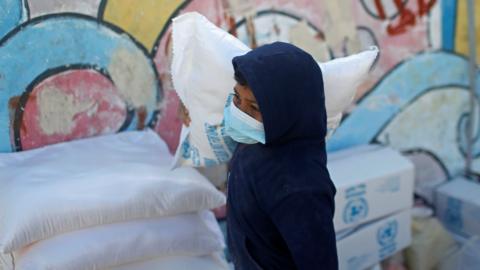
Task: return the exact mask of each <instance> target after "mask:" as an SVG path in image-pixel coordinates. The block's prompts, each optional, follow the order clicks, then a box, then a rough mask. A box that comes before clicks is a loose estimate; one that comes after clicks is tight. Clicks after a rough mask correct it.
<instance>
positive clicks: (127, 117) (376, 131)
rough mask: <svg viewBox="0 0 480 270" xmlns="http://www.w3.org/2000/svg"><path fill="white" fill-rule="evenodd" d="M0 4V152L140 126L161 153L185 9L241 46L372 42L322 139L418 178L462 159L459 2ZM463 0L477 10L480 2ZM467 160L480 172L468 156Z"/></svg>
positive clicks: (463, 42)
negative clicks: (372, 50)
mask: <svg viewBox="0 0 480 270" xmlns="http://www.w3.org/2000/svg"><path fill="white" fill-rule="evenodd" d="M0 6H1V7H2V9H0V152H10V151H21V150H26V149H32V148H36V147H40V146H43V145H47V144H52V143H57V142H61V141H68V140H73V139H78V138H83V137H89V136H96V135H101V134H107V133H114V132H119V131H124V130H132V129H142V128H144V127H147V126H149V127H151V128H153V129H154V130H156V131H157V132H158V133H159V135H160V136H162V137H163V138H164V139H165V141H166V142H167V143H168V145H169V147H170V149H171V150H172V151H173V150H174V149H175V147H176V145H177V143H178V133H179V130H180V121H179V119H178V116H177V115H178V106H179V101H178V98H177V96H176V95H175V93H174V91H173V88H172V84H171V81H170V73H169V65H170V60H171V28H170V22H171V18H173V17H175V16H176V15H178V14H181V13H183V12H188V11H198V12H200V13H202V14H204V15H205V16H206V17H208V18H209V19H210V20H211V21H213V22H214V23H216V24H217V25H219V26H221V27H223V28H224V29H227V30H229V31H230V32H231V33H232V34H235V35H236V36H238V37H239V38H240V39H241V40H242V41H244V42H245V43H247V44H248V45H250V46H259V45H262V44H265V43H268V42H272V41H275V40H282V41H288V42H292V43H294V44H296V45H298V46H300V47H302V48H304V49H305V50H307V51H309V52H310V53H311V54H312V55H313V56H314V57H315V58H316V59H317V60H318V61H326V60H329V59H332V58H336V57H341V56H344V55H348V54H351V53H355V52H358V51H360V50H362V49H365V48H368V47H369V46H372V45H375V46H378V47H379V48H380V50H381V56H380V58H379V61H378V63H377V67H376V69H375V70H374V72H373V74H372V76H371V78H370V80H369V81H368V82H366V83H365V84H364V85H362V87H361V89H360V90H359V93H358V96H357V100H356V104H355V105H353V106H352V107H351V108H350V110H349V112H348V115H347V117H346V118H345V119H344V121H343V122H342V124H341V126H340V128H339V129H338V130H337V132H336V133H335V135H334V136H333V137H332V139H331V140H330V141H329V143H328V148H329V150H332V151H333V150H338V149H342V148H346V147H350V146H354V145H359V144H366V143H372V142H377V143H383V144H387V145H390V146H392V147H394V148H396V149H399V150H401V151H403V152H405V153H406V154H408V155H409V156H410V157H411V158H412V160H414V162H415V163H416V164H417V165H419V168H420V169H419V177H420V178H422V177H423V178H424V180H425V181H428V180H429V179H427V178H429V177H430V178H435V179H445V178H447V177H449V176H452V175H455V174H458V173H459V172H460V171H461V170H462V169H463V167H464V163H465V136H466V135H465V126H466V125H465V124H466V120H467V119H468V118H469V117H473V118H472V119H474V120H475V121H478V119H479V118H478V115H477V113H474V114H473V115H470V114H469V111H468V103H469V94H468V87H469V80H468V60H467V58H466V56H465V54H466V53H467V52H468V42H467V40H468V35H467V20H466V18H467V16H466V12H467V7H466V1H462V0H339V1H326V0H291V1H287V0H246V1H240V0H85V1H75V0H0ZM475 8H476V14H480V3H478V2H476V7H475ZM476 21H477V24H478V25H477V37H479V40H480V18H478V19H477V20H476ZM478 44H480V42H478ZM479 49H480V47H479ZM479 51H480V50H479ZM478 55H479V57H480V53H479V54H478ZM476 102H477V100H476ZM476 126H478V125H476ZM475 146H476V147H475V151H476V152H475V153H476V154H475V157H480V143H478V144H475ZM474 168H475V169H476V170H477V171H480V159H475V161H474ZM425 172H428V173H425Z"/></svg>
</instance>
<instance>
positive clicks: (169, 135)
mask: <svg viewBox="0 0 480 270" xmlns="http://www.w3.org/2000/svg"><path fill="white" fill-rule="evenodd" d="M220 2H221V1H218V0H202V1H198V0H197V1H195V0H194V1H192V2H191V3H190V4H189V5H188V6H187V7H186V8H185V9H184V10H183V11H182V13H185V12H190V11H197V12H199V13H201V14H203V15H204V16H205V17H207V18H208V19H209V20H210V21H212V22H214V23H215V24H217V25H224V24H225V20H224V17H223V14H224V13H223V12H224V11H223V9H222V6H221V4H220ZM171 31H172V28H171V26H170V27H169V29H168V31H167V32H165V35H164V36H163V38H162V39H161V40H160V44H159V48H158V50H157V54H156V55H155V57H154V62H155V65H156V67H157V70H158V73H159V78H160V80H161V81H162V86H163V91H164V94H165V100H164V101H163V102H164V106H163V108H164V109H163V110H162V114H161V115H160V116H159V120H158V121H157V124H156V126H155V127H154V128H155V131H156V132H157V133H158V134H160V137H162V139H163V140H164V141H165V142H166V143H167V145H168V147H169V149H170V151H171V152H172V153H173V152H175V150H176V148H177V146H178V143H179V136H180V131H181V129H182V122H181V121H180V119H179V117H178V106H179V104H180V101H179V99H178V96H177V94H176V92H175V90H174V89H173V86H172V82H171V73H170V64H171V54H170V51H169V46H171Z"/></svg>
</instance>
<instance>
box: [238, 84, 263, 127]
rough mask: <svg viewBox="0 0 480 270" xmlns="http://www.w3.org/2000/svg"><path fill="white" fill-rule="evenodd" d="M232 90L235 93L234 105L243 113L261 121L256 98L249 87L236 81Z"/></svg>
mask: <svg viewBox="0 0 480 270" xmlns="http://www.w3.org/2000/svg"><path fill="white" fill-rule="evenodd" d="M233 90H234V91H235V95H234V98H233V103H234V104H235V106H236V107H237V108H239V109H240V110H241V111H243V112H244V113H246V114H248V115H250V116H251V117H253V118H255V119H256V120H257V121H259V122H263V119H262V114H261V113H260V108H259V107H258V103H257V99H255V96H254V95H253V92H252V90H251V89H250V87H248V86H244V85H240V84H238V83H237V84H235V87H234V88H233Z"/></svg>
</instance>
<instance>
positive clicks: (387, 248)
mask: <svg viewBox="0 0 480 270" xmlns="http://www.w3.org/2000/svg"><path fill="white" fill-rule="evenodd" d="M411 223H412V217H411V213H410V209H407V210H403V211H401V212H399V213H397V214H394V215H391V216H389V217H386V218H383V219H380V220H377V221H374V222H371V223H368V224H364V225H362V226H360V227H358V228H357V229H356V230H355V231H353V232H352V233H350V234H349V235H347V236H345V237H343V238H342V239H340V240H337V250H338V263H339V269H340V270H362V269H366V268H368V267H371V266H373V265H375V264H376V263H378V262H380V261H381V260H383V259H385V258H387V257H389V256H391V255H393V254H395V253H397V252H398V251H400V250H402V249H404V248H406V247H408V246H409V245H410V243H411V241H412V235H411Z"/></svg>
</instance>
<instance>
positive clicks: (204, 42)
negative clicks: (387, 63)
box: [171, 12, 378, 167]
mask: <svg viewBox="0 0 480 270" xmlns="http://www.w3.org/2000/svg"><path fill="white" fill-rule="evenodd" d="M249 50H250V48H248V47H247V46H245V45H244V44H243V43H242V42H241V41H240V40H238V39H237V38H235V37H234V36H232V35H230V34H229V33H227V32H226V31H224V30H223V29H221V28H218V27H217V26H215V25H214V24H213V23H211V22H210V21H208V20H207V19H206V18H205V17H204V16H202V15H200V14H199V13H196V12H190V13H185V14H183V15H181V16H179V17H177V18H175V19H174V20H173V60H172V66H171V72H172V81H173V84H174V88H175V90H176V91H177V93H178V96H179V97H180V99H181V101H182V103H183V104H184V105H185V107H186V108H187V109H188V110H189V112H190V118H191V123H190V127H189V128H186V127H185V126H184V127H183V128H182V133H181V136H180V145H179V147H178V149H177V153H176V154H175V161H174V166H182V165H186V166H195V167H204V166H207V167H208V166H213V165H217V164H222V163H227V162H228V161H229V160H230V158H231V155H232V151H233V150H234V149H235V146H236V144H235V142H233V140H232V139H231V138H229V137H228V136H227V135H226V134H225V128H224V125H223V108H224V106H225V103H226V100H227V96H228V95H229V94H230V93H232V92H233V87H234V85H235V80H234V72H233V66H232V59H233V58H234V57H235V56H239V55H243V54H245V53H247V52H248V51H249ZM377 55H378V49H377V48H376V47H373V48H372V49H371V50H368V51H365V52H362V53H359V54H356V55H352V56H349V57H344V58H339V59H335V60H333V61H329V62H326V63H321V64H320V68H321V69H322V73H323V78H324V86H325V87H324V89H325V99H326V101H325V103H326V109H327V124H328V128H329V134H331V133H332V132H333V130H334V129H335V128H336V127H337V126H338V124H339V123H340V120H341V117H342V112H343V111H344V110H345V109H346V108H347V107H348V106H349V105H350V103H351V102H352V99H353V97H354V96H355V93H356V91H357V87H358V85H360V84H361V83H362V82H363V81H364V80H365V79H366V78H367V75H368V72H369V70H370V68H371V66H372V64H373V63H374V61H375V59H376V57H377Z"/></svg>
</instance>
